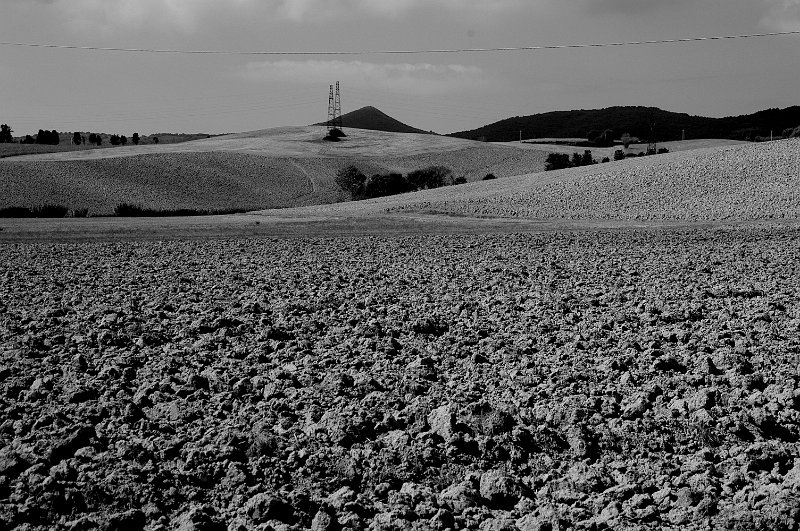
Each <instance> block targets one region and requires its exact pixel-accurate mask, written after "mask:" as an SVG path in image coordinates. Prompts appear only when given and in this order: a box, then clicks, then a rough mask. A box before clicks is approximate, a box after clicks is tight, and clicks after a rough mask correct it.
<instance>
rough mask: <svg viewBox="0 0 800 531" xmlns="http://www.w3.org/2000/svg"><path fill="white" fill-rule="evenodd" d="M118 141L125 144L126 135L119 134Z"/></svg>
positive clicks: (126, 141) (126, 140)
mask: <svg viewBox="0 0 800 531" xmlns="http://www.w3.org/2000/svg"><path fill="white" fill-rule="evenodd" d="M119 142H120V144H122V145H123V146H124V145H125V144H127V143H128V137H127V136H125V135H122V136H120V137H119Z"/></svg>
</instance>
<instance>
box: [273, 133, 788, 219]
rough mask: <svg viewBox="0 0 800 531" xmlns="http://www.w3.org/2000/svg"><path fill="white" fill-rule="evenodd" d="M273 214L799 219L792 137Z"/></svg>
mask: <svg viewBox="0 0 800 531" xmlns="http://www.w3.org/2000/svg"><path fill="white" fill-rule="evenodd" d="M265 214H267V215H270V213H268V212H267V213H265ZM272 215H274V214H272ZM281 215H283V216H286V215H296V216H298V217H304V216H322V215H327V216H331V217H333V218H337V219H338V218H364V217H370V216H372V217H381V216H387V215H404V216H420V215H438V216H445V217H448V216H449V217H452V216H455V217H473V218H505V219H508V220H515V219H516V220H519V219H526V220H537V221H553V220H559V221H560V220H567V221H573V220H583V221H614V222H626V223H634V224H635V223H664V222H681V223H682V222H712V221H725V222H735V221H749V220H799V219H800V139H798V138H792V139H787V140H780V141H776V142H763V143H741V144H734V145H728V146H721V147H720V146H717V147H710V148H703V149H697V150H690V151H678V152H672V153H667V154H665V155H657V156H653V157H639V158H634V159H627V160H624V161H619V162H610V163H607V164H595V165H592V166H584V167H580V168H569V169H566V170H559V171H552V172H546V173H538V174H529V175H519V176H515V177H509V178H506V179H499V180H496V181H483V182H474V183H468V184H464V185H461V186H451V187H445V188H438V189H434V190H424V191H420V192H414V193H410V194H403V195H396V196H391V197H385V198H378V199H370V200H367V201H358V202H348V203H340V204H337V205H323V206H317V207H308V208H303V209H293V210H289V211H283V212H281Z"/></svg>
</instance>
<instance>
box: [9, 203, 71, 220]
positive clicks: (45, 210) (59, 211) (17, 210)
mask: <svg viewBox="0 0 800 531" xmlns="http://www.w3.org/2000/svg"><path fill="white" fill-rule="evenodd" d="M68 213H69V209H68V208H67V207H65V206H64V205H41V206H37V207H33V208H27V207H17V206H11V207H5V208H0V218H63V217H66V216H67V214H68Z"/></svg>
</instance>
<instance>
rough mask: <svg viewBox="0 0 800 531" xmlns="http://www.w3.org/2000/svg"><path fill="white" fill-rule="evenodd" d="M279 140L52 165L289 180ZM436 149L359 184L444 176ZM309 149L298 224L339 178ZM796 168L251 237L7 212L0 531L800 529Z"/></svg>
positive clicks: (415, 200) (606, 188) (470, 196)
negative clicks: (247, 171) (277, 175)
mask: <svg viewBox="0 0 800 531" xmlns="http://www.w3.org/2000/svg"><path fill="white" fill-rule="evenodd" d="M264 138H265V137H264V135H260V136H259V135H255V136H254V137H252V138H251V139H250V140H246V139H245V141H246V142H252V144H250V148H251V149H249V150H244V151H242V152H235V151H221V150H217V151H214V150H208V151H197V152H185V151H183V152H181V151H175V152H174V153H156V152H153V153H150V154H134V155H131V156H130V157H114V158H97V156H94V155H92V156H90V155H82V156H83V157H88V158H85V160H81V161H78V160H64V161H58V160H51V159H50V157H51V156H47V157H45V158H42V159H41V160H37V162H36V164H37V165H41V166H39V167H42V168H45V167H48V166H47V165H48V164H54V165H55V166H54V167H59V168H60V171H63V169H64V168H69V167H70V164H76V166H75V168H77V169H76V170H75V171H80V170H79V168H85V167H93V166H92V165H93V164H97V165H98V166H97V168H105V169H108V168H115V169H116V168H119V170H115V171H120V172H128V173H129V174H133V172H134V170H133V169H132V168H139V169H137V170H136V171H141V168H142V167H148V166H147V164H152V167H154V168H155V167H157V166H168V165H169V164H173V163H175V164H176V165H180V166H186V167H191V168H193V172H195V173H196V175H197V176H199V177H195V178H197V179H215V178H216V179H217V180H216V181H213V180H210V181H207V182H213V183H215V184H214V186H219V187H222V186H226V185H227V186H235V185H237V182H238V181H236V179H235V178H234V177H233V176H230V177H228V180H225V179H223V178H222V177H220V176H224V175H226V174H225V172H226V170H225V168H226V167H227V166H226V164H230V165H231V166H235V167H236V168H240V167H241V166H242V164H243V163H244V161H247V163H248V164H251V165H253V167H254V168H255V169H254V170H253V173H254V174H261V173H265V174H266V173H269V171H267V170H266V169H264V168H266V166H261V165H268V164H271V163H274V161H275V160H278V159H270V158H267V157H264V156H263V155H259V154H258V152H257V148H258V146H257V144H259V143H261V145H262V148H263V143H264V142H265V140H264ZM212 140H214V141H216V142H220V141H223V140H224V137H221V138H220V139H212ZM371 141H372V140H370V139H368V138H363V139H360V140H358V141H357V142H354V143H353V144H352V146H353V148H352V149H354V150H356V151H358V150H363V151H364V152H367V151H368V150H369V149H370V148H369V143H370V142H371ZM409 142H410V143H409V145H408V146H406V147H405V149H406V150H412V149H413V150H414V152H413V153H409V152H408V151H407V152H406V154H405V155H403V154H402V153H397V152H396V153H394V154H393V155H391V156H389V155H387V156H386V157H385V158H381V159H377V158H375V159H370V158H369V157H366V156H365V155H364V152H362V153H360V154H359V155H358V157H360V158H358V159H356V158H353V159H347V160H362V161H370V160H372V161H373V163H374V164H375V165H376V166H375V167H378V165H379V164H398V165H400V164H410V162H408V161H414V163H424V164H427V163H429V162H430V160H432V159H431V158H429V157H434V155H433V154H431V153H429V152H426V151H425V150H424V149H423V148H424V146H421V145H418V144H414V143H413V142H412V141H410V140H409ZM289 148H290V146H288V145H287V146H286V147H285V149H286V150H287V151H286V152H283V155H282V157H284V158H283V159H281V160H283V161H284V166H282V167H280V168H278V167H277V166H276V168H278V169H282V170H287V169H289V168H290V167H294V168H295V169H296V170H297V172H298V173H297V174H293V175H296V178H293V180H291V181H288V182H290V183H292V184H291V185H290V186H286V185H285V183H282V184H280V186H281V187H282V193H285V194H286V195H285V196H284V198H283V199H282V200H284V201H288V200H289V198H290V197H294V200H295V201H297V200H298V198H300V197H302V196H300V195H299V194H301V193H302V194H314V193H318V192H317V191H318V190H319V189H318V188H316V185H317V184H318V183H319V182H321V181H317V180H315V177H316V176H319V175H322V173H324V171H323V170H322V169H320V168H334V167H335V164H337V163H341V162H342V158H336V157H332V156H329V157H311V156H308V157H305V158H303V157H300V156H297V153H295V154H294V155H292V154H290V152H289V151H288V150H289ZM318 148H319V149H327V147H326V146H324V145H322V146H319V147H318ZM171 149H177V148H171ZM275 149H277V148H275ZM314 149H317V147H315V148H314ZM495 149H498V150H505V151H503V153H506V154H507V155H506V158H505V159H503V160H504V161H505V162H503V163H504V164H507V165H508V167H509V168H511V167H514V168H516V167H518V165H519V164H522V163H521V162H519V160H524V159H516V158H515V157H516V156H517V154H518V153H519V152H520V151H521V150H509V149H510V148H507V147H496V148H495ZM798 150H800V141H782V142H775V143H770V144H759V145H734V146H723V147H710V148H705V149H700V150H695V151H685V152H675V153H670V154H668V155H662V156H658V157H649V158H645V159H636V160H626V161H622V162H619V163H610V164H606V165H600V166H593V167H589V168H578V169H570V170H563V171H558V172H551V173H548V174H546V175H544V174H530V175H520V176H517V177H507V178H504V179H498V180H495V181H490V182H473V183H468V184H465V185H461V186H456V187H449V188H446V189H437V190H428V191H423V192H415V193H412V194H406V195H404V196H395V197H391V198H384V199H377V200H369V201H361V202H347V203H340V204H336V205H321V206H320V205H317V206H305V207H299V208H291V209H281V210H265V211H260V212H253V213H249V214H243V215H232V216H209V217H204V218H169V219H161V218H159V219H155V218H154V219H120V218H96V219H62V220H26V219H21V220H0V255H2V257H3V260H1V261H0V286H2V290H0V408H2V411H3V420H2V422H0V521H2V522H3V523H4V524H7V527H9V528H19V529H26V530H39V529H41V530H44V529H52V528H54V527H58V528H64V529H128V528H144V529H148V530H163V529H181V530H188V529H234V530H237V531H238V530H246V529H280V530H283V531H299V530H301V529H309V528H310V529H315V530H324V529H339V530H353V531H355V530H360V529H375V530H401V529H419V530H423V529H440V530H446V529H452V530H461V529H470V530H473V529H474V530H520V531H528V530H542V529H585V530H595V529H665V528H686V529H736V530H742V531H744V530H750V529H763V530H767V529H768V530H778V531H782V530H793V529H796V522H797V521H798V519H800V502H798V500H800V372H798V364H799V363H800V359H799V358H798V356H800V342H798V339H797V337H798V330H800V296H799V295H798V294H799V293H800V285H798V279H800V271H798V264H800V222H798V217H800V205H799V204H798V201H800V194H798V192H797V187H798V180H799V179H800V172H798V168H797V165H798V164H800V162H798V160H800V157H798ZM530 151H531V152H534V150H530ZM482 153H487V152H480V151H473V152H469V151H465V150H464V149H462V148H458V149H453V150H443V155H442V156H451V155H452V156H453V159H452V160H454V161H455V160H457V159H461V160H462V161H466V162H464V163H465V164H467V163H468V164H470V165H473V166H475V167H479V168H483V167H482V166H479V163H480V161H481V159H480V157H481V156H482ZM509 153H511V154H513V155H508V154H509ZM403 157H406V158H405V159H404V158H403ZM469 157H473V158H469ZM56 158H57V157H56ZM148 158H152V160H149V159H148ZM498 160H499V159H498ZM387 161H390V162H387ZM178 163H180V164H178ZM499 163H500V162H498V164H499ZM128 164H129V165H131V166H130V167H127V166H126V165H128ZM193 164H196V166H192V165H193ZM313 165H317V166H313ZM326 165H330V166H326ZM6 167H7V166H6ZM176 167H177V166H176ZM312 167H314V168H317V171H319V172H320V173H318V174H315V173H312V172H310V171H308V169H309V168H312ZM384 167H385V166H384ZM206 169H207V173H203V171H206ZM301 169H302V170H304V171H305V172H306V173H305V174H303V171H301ZM54 171H55V170H54ZM96 171H97V172H98V173H100V172H99V170H96ZM172 171H173V173H175V174H176V175H180V170H177V169H175V168H172ZM230 171H231V173H233V171H234V170H230ZM476 171H478V170H476ZM480 171H483V169H481V170H480ZM285 174H286V172H284V175H285ZM142 175H143V176H142V177H141V178H140V180H137V181H135V182H136V183H137V186H138V187H139V188H140V189H147V188H148V186H147V185H148V183H150V182H151V181H149V180H147V177H146V172H145V173H142ZM306 175H308V176H309V178H304V177H305V176H306ZM215 176H216V177H215ZM183 178H190V176H189V175H188V173H187V175H186V177H183ZM316 178H318V179H322V177H316ZM247 182H249V181H247ZM226 183H227V184H226ZM310 183H313V185H314V187H312V186H311V184H310ZM275 184H277V183H273V186H274V185H275ZM240 185H241V186H245V185H244V184H240ZM175 186H176V189H163V190H161V191H160V192H158V190H160V189H159V188H157V186H153V190H154V191H153V192H152V197H153V201H156V200H157V197H158V195H159V193H161V194H163V195H170V194H178V193H185V192H182V191H181V190H180V187H179V186H178V185H177V184H176V185H175ZM247 186H250V185H249V184H247ZM304 186H305V187H304ZM248 193H250V194H253V193H254V192H253V191H252V190H249V191H248ZM292 194H294V195H292ZM234 195H235V194H234ZM259 200H266V196H263V197H262V198H261V199H259Z"/></svg>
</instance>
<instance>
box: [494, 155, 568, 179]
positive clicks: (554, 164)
mask: <svg viewBox="0 0 800 531" xmlns="http://www.w3.org/2000/svg"><path fill="white" fill-rule="evenodd" d="M571 166H572V163H570V161H569V155H567V154H566V153H550V154H549V155H547V160H546V161H545V166H544V169H545V170H546V171H552V170H562V169H564V168H569V167H571ZM490 175H491V174H490Z"/></svg>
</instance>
